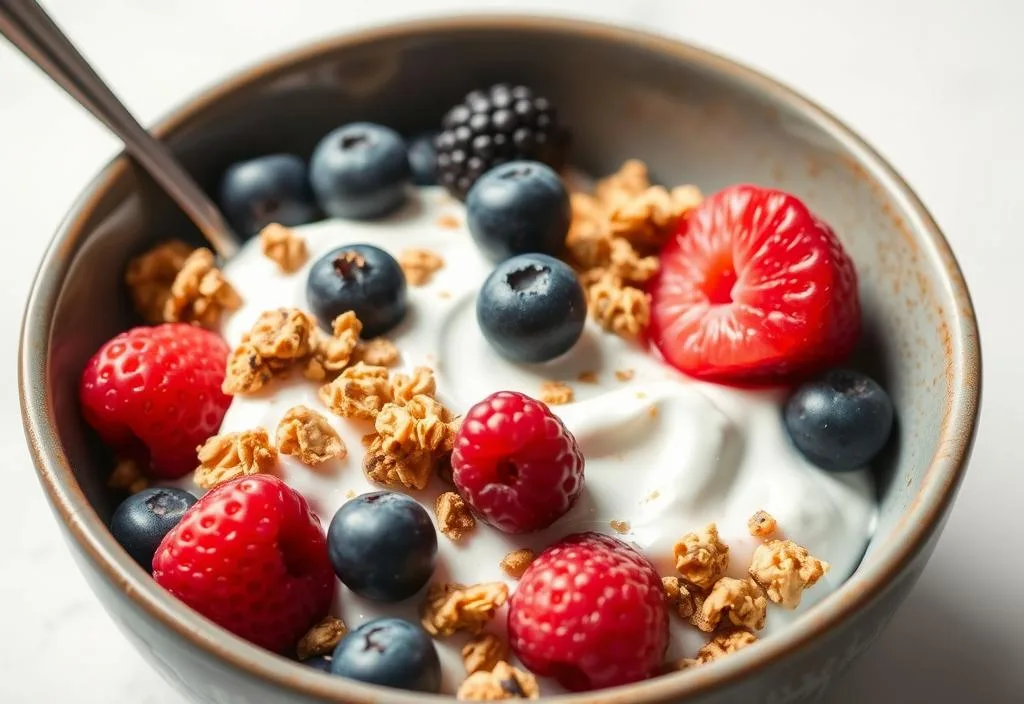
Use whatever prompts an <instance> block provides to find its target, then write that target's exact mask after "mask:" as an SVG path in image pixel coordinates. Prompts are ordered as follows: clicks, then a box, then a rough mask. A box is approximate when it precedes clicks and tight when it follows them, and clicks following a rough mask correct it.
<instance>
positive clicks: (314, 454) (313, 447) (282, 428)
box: [276, 406, 348, 467]
mask: <svg viewBox="0 0 1024 704" xmlns="http://www.w3.org/2000/svg"><path fill="white" fill-rule="evenodd" d="M276 440H277V449H278V451H279V452H281V454H284V455H293V456H294V457H297V458H298V459H299V461H300V462H302V463H303V464H306V465H309V466H310V467H315V466H317V465H320V464H323V463H324V462H326V461H328V460H330V459H333V458H339V459H341V458H344V457H345V456H346V455H347V454H348V450H347V449H346V447H345V443H344V441H342V439H341V437H340V436H339V435H338V431H336V430H335V429H334V428H333V427H331V424H330V422H328V420H327V419H326V418H325V417H324V416H323V415H322V414H320V413H318V412H317V411H314V410H313V409H312V408H307V407H306V406H295V407H293V408H290V409H288V411H287V412H286V413H285V414H284V417H283V418H281V422H280V423H278V425H277V433H276Z"/></svg>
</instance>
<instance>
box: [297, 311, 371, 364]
mask: <svg viewBox="0 0 1024 704" xmlns="http://www.w3.org/2000/svg"><path fill="white" fill-rule="evenodd" d="M310 320H311V321H312V318H311V317H310ZM331 328H332V333H333V334H331V335H326V334H324V333H323V332H322V331H321V330H319V329H318V328H317V327H316V325H315V323H314V326H313V330H312V331H311V333H310V354H311V359H312V361H314V362H315V363H316V365H317V366H318V367H320V368H322V369H323V370H324V372H326V373H337V372H340V371H341V370H343V369H345V367H347V366H348V365H349V364H350V363H351V362H352V358H353V356H354V355H355V351H356V348H357V347H358V345H359V335H360V333H362V331H363V324H362V323H361V322H359V318H357V317H356V314H355V313H354V312H352V311H346V312H344V313H342V314H341V315H339V316H338V317H337V318H335V319H334V321H333V322H332V323H331ZM308 368H309V367H308V366H307V369H308ZM307 376H309V375H308V374H307Z"/></svg>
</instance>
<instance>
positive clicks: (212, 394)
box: [79, 323, 231, 478]
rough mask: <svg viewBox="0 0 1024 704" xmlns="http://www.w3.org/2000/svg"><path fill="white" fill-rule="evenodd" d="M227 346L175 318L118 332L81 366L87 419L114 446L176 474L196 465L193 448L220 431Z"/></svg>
mask: <svg viewBox="0 0 1024 704" xmlns="http://www.w3.org/2000/svg"><path fill="white" fill-rule="evenodd" d="M227 359H228V346H227V344H226V343H225V342H224V340H222V339H221V338H220V336H218V335H216V334H214V333H212V332H209V331H208V330H203V329H202V328H198V327H194V326H192V325H186V324H184V323H172V324H168V325H158V326H156V327H139V328H135V329H133V330H129V331H128V332H124V333H121V334H120V335H118V336H117V337H115V338H114V339H112V340H110V341H109V342H107V343H106V344H105V345H103V347H101V348H100V350H99V352H97V353H96V354H95V355H93V357H92V359H90V360H89V362H88V363H87V364H86V365H85V371H84V372H82V381H81V385H80V387H79V397H80V399H81V404H82V413H83V414H84V415H85V419H86V421H87V422H88V423H89V425H91V426H92V427H93V428H95V429H96V431H97V432H98V433H99V434H100V437H101V438H103V441H104V442H105V443H107V445H109V446H110V447H111V448H113V449H114V450H117V451H119V452H122V453H124V454H127V455H132V456H138V455H141V456H142V457H140V459H148V461H149V465H150V473H151V474H152V475H153V476H155V477H159V478H175V477H180V476H182V475H183V474H186V473H188V472H191V471H192V470H193V469H195V468H196V462H197V460H196V447H197V446H199V445H201V444H203V443H204V442H206V440H207V438H209V437H210V436H211V435H214V434H215V433H216V432H217V429H218V428H220V422H221V420H223V418H224V413H225V412H226V411H227V409H228V405H229V404H230V403H231V397H230V396H227V395H225V394H224V392H223V391H221V388H220V387H221V384H222V383H223V381H224V372H225V370H226V368H227Z"/></svg>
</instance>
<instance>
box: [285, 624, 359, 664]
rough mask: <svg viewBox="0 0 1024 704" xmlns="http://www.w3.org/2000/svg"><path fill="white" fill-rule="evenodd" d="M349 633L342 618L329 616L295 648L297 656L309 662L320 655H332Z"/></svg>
mask: <svg viewBox="0 0 1024 704" xmlns="http://www.w3.org/2000/svg"><path fill="white" fill-rule="evenodd" d="M346 633H348V628H346V627H345V622H344V621H342V620H341V619H340V618H336V617H334V616H328V617H327V618H325V619H324V620H323V621H321V622H320V623H318V624H316V625H315V626H313V627H312V628H311V629H309V632H308V633H306V635H304V636H302V639H301V640H299V643H298V645H296V646H295V655H296V656H297V657H298V658H299V660H309V659H310V658H315V657H317V656H318V655H330V654H331V653H333V652H334V649H335V648H336V647H337V645H338V643H340V642H341V639H342V638H343V637H344V636H345V634H346Z"/></svg>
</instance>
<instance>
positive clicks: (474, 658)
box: [462, 632, 509, 675]
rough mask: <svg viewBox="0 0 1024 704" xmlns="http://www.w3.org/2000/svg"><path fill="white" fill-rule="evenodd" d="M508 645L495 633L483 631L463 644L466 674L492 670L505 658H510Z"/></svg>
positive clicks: (463, 661) (463, 660)
mask: <svg viewBox="0 0 1024 704" xmlns="http://www.w3.org/2000/svg"><path fill="white" fill-rule="evenodd" d="M508 654H509V649H508V645H507V644H506V643H505V641H503V640H502V639H501V638H499V637H498V636H496V635H494V634H493V633H486V632H485V633H481V634H480V635H478V636H474V637H473V638H471V639H470V640H469V642H468V643H466V644H465V645H464V646H462V663H463V664H464V665H465V666H466V674H469V675H472V674H473V673H474V672H490V671H491V670H493V669H494V668H495V666H496V665H497V664H498V663H499V662H502V661H504V660H508Z"/></svg>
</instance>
